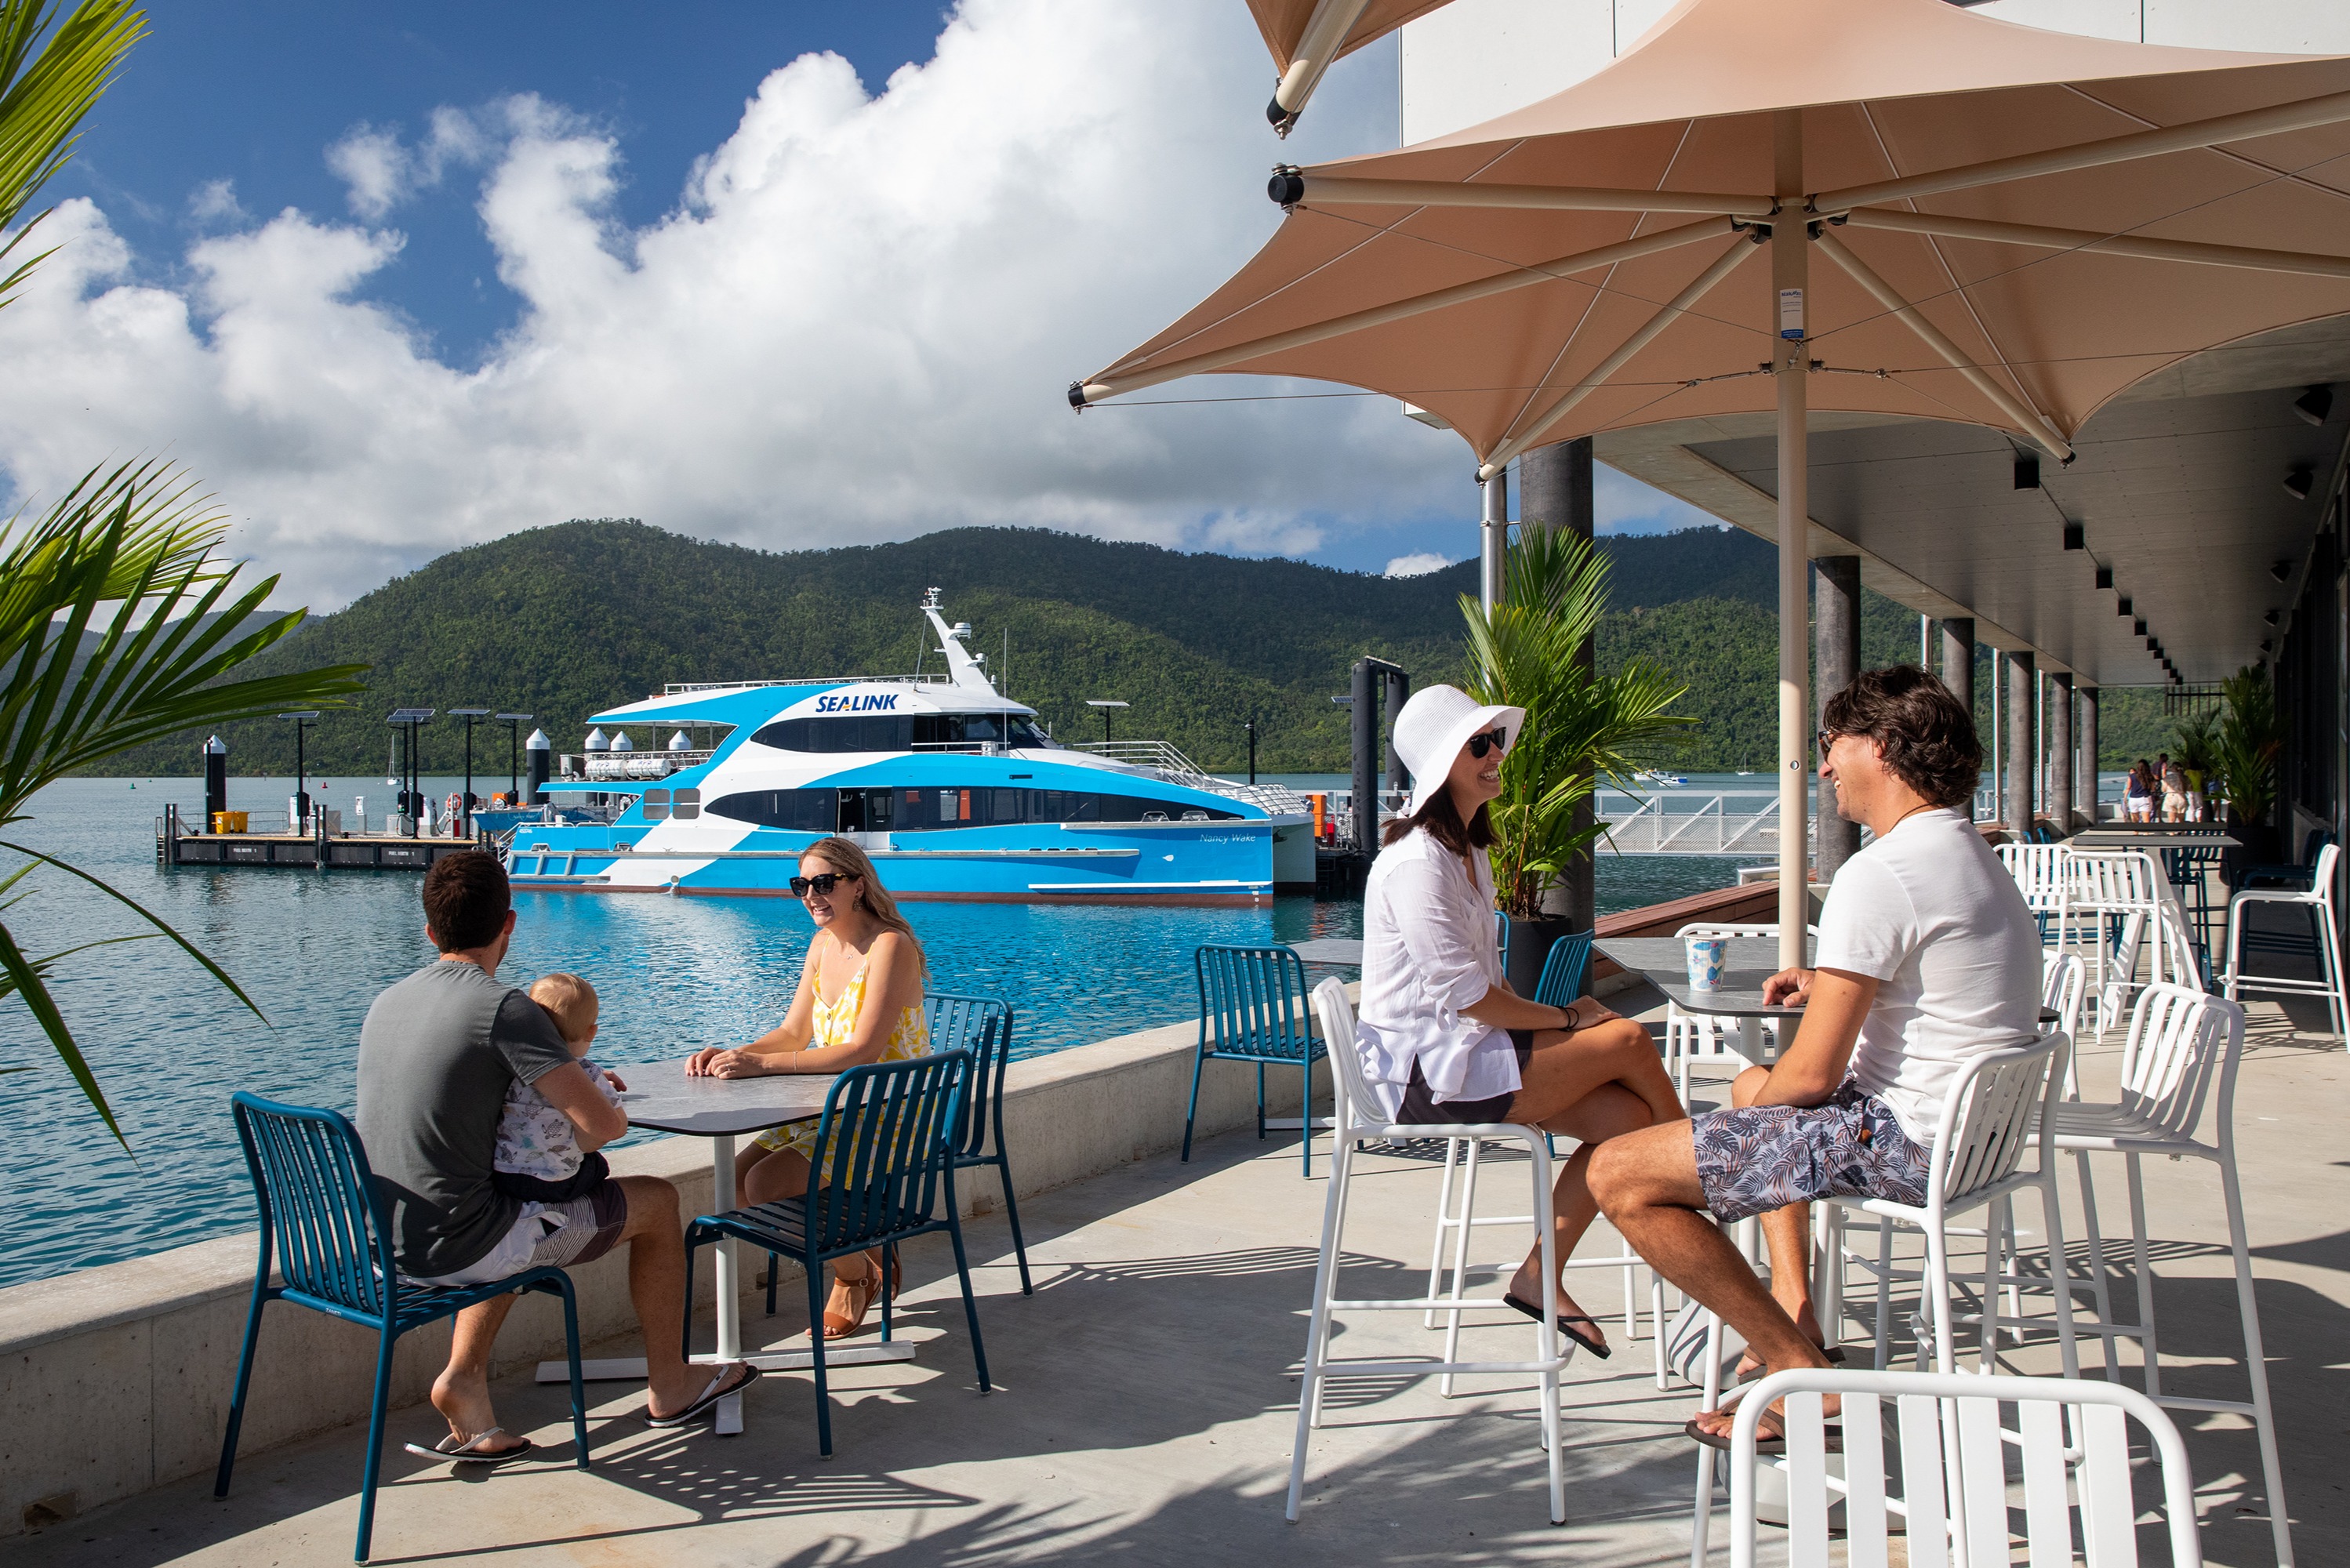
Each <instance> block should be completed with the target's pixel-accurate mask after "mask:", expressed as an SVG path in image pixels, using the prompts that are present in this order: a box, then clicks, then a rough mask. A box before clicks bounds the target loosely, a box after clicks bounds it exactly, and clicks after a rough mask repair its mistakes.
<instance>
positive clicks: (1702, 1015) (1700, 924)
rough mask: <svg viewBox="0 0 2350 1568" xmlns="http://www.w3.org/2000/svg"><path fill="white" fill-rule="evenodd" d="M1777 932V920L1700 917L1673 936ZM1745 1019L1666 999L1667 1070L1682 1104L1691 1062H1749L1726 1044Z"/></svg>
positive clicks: (1810, 929) (1770, 1024) (1772, 1028)
mask: <svg viewBox="0 0 2350 1568" xmlns="http://www.w3.org/2000/svg"><path fill="white" fill-rule="evenodd" d="M1804 933H1805V934H1806V935H1808V936H1812V937H1817V936H1818V935H1819V934H1820V929H1819V928H1818V927H1817V926H1805V927H1804ZM1778 934H1779V928H1778V926H1777V925H1776V924H1775V923H1774V924H1770V925H1747V926H1724V925H1715V924H1711V923H1709V922H1706V921H1697V922H1693V923H1691V924H1690V925H1686V926H1683V927H1682V928H1681V929H1679V930H1677V931H1675V932H1674V933H1673V937H1674V940H1686V939H1688V938H1690V937H1773V938H1775V937H1776V936H1778ZM1742 1022H1743V1021H1742V1020H1737V1019H1725V1018H1723V1017H1721V1016H1719V1015H1717V1014H1715V1013H1711V1012H1685V1011H1683V1009H1682V1008H1681V1006H1680V1004H1679V1002H1666V1003H1665V1071H1666V1072H1668V1073H1669V1074H1671V1075H1672V1076H1673V1085H1674V1087H1675V1088H1676V1089H1678V1090H1679V1092H1680V1096H1681V1104H1683V1105H1684V1106H1686V1105H1687V1104H1689V1097H1690V1063H1691V1062H1693V1061H1705V1060H1715V1061H1721V1060H1735V1061H1736V1062H1738V1063H1739V1064H1741V1066H1742V1067H1743V1066H1744V1065H1745V1064H1746V1057H1745V1056H1744V1055H1743V1054H1742V1053H1740V1052H1738V1051H1737V1050H1735V1049H1734V1048H1732V1047H1731V1046H1730V1045H1729V1044H1725V1043H1726V1042H1727V1041H1728V1040H1729V1038H1730V1035H1731V1031H1733V1030H1735V1029H1738V1028H1740V1027H1741V1026H1742ZM1763 1029H1764V1030H1766V1031H1769V1032H1771V1033H1777V1030H1778V1023H1777V1021H1776V1020H1766V1021H1765V1022H1764V1023H1763Z"/></svg>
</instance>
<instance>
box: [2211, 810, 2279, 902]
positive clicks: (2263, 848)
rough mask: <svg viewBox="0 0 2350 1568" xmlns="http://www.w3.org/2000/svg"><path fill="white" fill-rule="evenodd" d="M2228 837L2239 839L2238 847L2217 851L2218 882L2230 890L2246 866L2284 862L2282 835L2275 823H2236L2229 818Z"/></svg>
mask: <svg viewBox="0 0 2350 1568" xmlns="http://www.w3.org/2000/svg"><path fill="white" fill-rule="evenodd" d="M2228 835H2229V836H2230V837H2231V838H2235V839H2238V840H2241V845H2240V846H2239V847H2237V848H2233V849H2223V850H2221V851H2220V880H2221V881H2222V882H2225V883H2226V884H2227V885H2228V886H2229V887H2230V888H2233V887H2234V886H2235V885H2236V882H2237V877H2238V873H2239V872H2240V871H2241V870H2242V868H2243V867H2247V866H2276V865H2280V864H2282V862H2283V860H2284V857H2285V856H2284V834H2283V832H2282V829H2280V828H2279V827H2278V826H2277V825H2276V824H2275V823H2272V822H2261V823H2246V822H2239V821H2237V820H2236V819H2235V817H2234V816H2233V815H2230V817H2229V818H2228Z"/></svg>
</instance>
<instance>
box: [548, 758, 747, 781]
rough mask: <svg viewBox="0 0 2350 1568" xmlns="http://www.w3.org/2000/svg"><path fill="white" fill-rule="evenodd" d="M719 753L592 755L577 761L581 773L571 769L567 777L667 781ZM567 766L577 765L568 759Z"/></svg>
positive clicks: (568, 768)
mask: <svg viewBox="0 0 2350 1568" xmlns="http://www.w3.org/2000/svg"><path fill="white" fill-rule="evenodd" d="M716 754H717V753H714V752H588V753H585V754H584V755H579V756H577V758H576V761H577V771H574V769H573V768H571V767H569V766H567V767H566V768H565V769H564V774H565V776H566V777H568V778H575V779H581V778H584V779H665V778H667V777H669V775H670V774H674V773H681V772H682V771H684V770H685V769H687V768H691V767H699V766H700V765H701V764H702V763H706V762H708V761H709V760H710V759H711V758H712V756H715V755H716ZM564 761H565V762H566V763H572V762H574V761H575V758H574V757H572V756H567V757H565V759H564Z"/></svg>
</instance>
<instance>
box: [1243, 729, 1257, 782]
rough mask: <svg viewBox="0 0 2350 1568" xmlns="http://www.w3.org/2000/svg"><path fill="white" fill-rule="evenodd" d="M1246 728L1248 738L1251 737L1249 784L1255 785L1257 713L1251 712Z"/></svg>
mask: <svg viewBox="0 0 2350 1568" xmlns="http://www.w3.org/2000/svg"><path fill="white" fill-rule="evenodd" d="M1245 728H1246V729H1247V730H1248V738H1249V784H1250V785H1251V786H1252V787H1253V786H1254V785H1255V784H1256V715H1255V714H1253V713H1251V714H1250V715H1249V716H1248V723H1247V725H1246V726H1245Z"/></svg>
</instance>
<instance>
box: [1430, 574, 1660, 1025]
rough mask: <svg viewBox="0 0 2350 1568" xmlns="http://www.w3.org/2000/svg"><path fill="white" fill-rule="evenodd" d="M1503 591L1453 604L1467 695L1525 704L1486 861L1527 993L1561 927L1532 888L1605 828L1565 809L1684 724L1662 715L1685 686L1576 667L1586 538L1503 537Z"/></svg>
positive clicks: (1586, 611)
mask: <svg viewBox="0 0 2350 1568" xmlns="http://www.w3.org/2000/svg"><path fill="white" fill-rule="evenodd" d="M1606 608H1607V557H1606V556H1603V555H1601V554H1600V553H1599V552H1598V551H1597V550H1596V549H1595V548H1594V547H1593V546H1592V545H1591V543H1590V542H1589V541H1588V540H1586V539H1584V538H1582V537H1581V536H1580V535H1575V534H1571V533H1567V532H1565V531H1564V530H1560V529H1551V528H1528V529H1526V530H1524V531H1523V533H1522V534H1521V535H1520V536H1519V538H1518V540H1517V542H1516V543H1514V544H1513V545H1511V546H1510V551H1509V556H1508V558H1507V561H1506V563H1505V565H1504V573H1503V599H1502V602H1501V603H1499V604H1497V605H1495V606H1494V607H1492V609H1490V610H1488V609H1486V608H1485V607H1482V605H1480V604H1479V603H1478V602H1477V601H1476V600H1475V599H1473V598H1470V597H1466V596H1463V597H1462V598H1461V615H1462V616H1463V617H1464V618H1466V619H1467V621H1468V623H1469V676H1468V680H1467V685H1468V688H1469V690H1470V691H1471V693H1473V694H1474V695H1475V697H1476V698H1477V700H1478V701H1480V702H1492V703H1507V704H1509V705H1510V706H1512V707H1517V708H1523V709H1524V710H1525V711H1526V722H1525V726H1524V728H1523V730H1521V731H1520V732H1519V734H1518V741H1517V744H1516V745H1514V746H1513V747H1512V748H1511V749H1510V751H1509V753H1508V754H1507V755H1506V756H1505V757H1504V758H1503V762H1502V794H1501V797H1500V798H1499V799H1497V800H1495V801H1494V802H1493V804H1492V808H1491V816H1492V825H1493V834H1494V843H1493V846H1492V850H1491V851H1490V856H1491V860H1492V868H1493V886H1494V889H1495V894H1496V897H1497V898H1498V899H1499V901H1500V904H1501V907H1502V909H1503V910H1504V911H1505V912H1507V913H1508V915H1509V917H1510V966H1509V967H1510V983H1511V984H1512V985H1513V986H1514V987H1516V988H1517V989H1518V990H1519V991H1520V992H1523V994H1526V995H1529V996H1530V995H1532V994H1533V993H1534V982H1535V981H1536V980H1537V979H1538V978H1539V977H1540V976H1541V974H1542V966H1543V963H1544V960H1546V959H1547V958H1548V957H1549V956H1550V948H1551V944H1552V943H1553V942H1554V941H1555V940H1557V939H1558V938H1559V937H1561V936H1563V935H1565V934H1566V932H1567V930H1568V929H1569V928H1568V922H1567V921H1565V920H1563V919H1552V918H1550V917H1547V916H1545V915H1544V913H1543V896H1544V894H1545V893H1547V892H1548V891H1549V890H1550V888H1551V887H1552V886H1553V885H1554V884H1555V883H1556V882H1557V881H1558V879H1559V877H1560V876H1561V875H1562V874H1563V873H1564V872H1565V870H1566V868H1567V867H1568V866H1569V865H1570V864H1572V862H1573V861H1574V859H1575V857H1577V856H1581V855H1588V854H1590V853H1591V850H1592V846H1593V844H1594V842H1595V841H1596V839H1597V838H1598V837H1599V836H1600V835H1601V834H1603V833H1605V832H1606V831H1607V824H1606V823H1603V822H1597V821H1594V822H1592V823H1590V824H1587V825H1578V824H1577V822H1576V820H1575V816H1576V811H1575V808H1576V807H1577V806H1579V805H1582V804H1584V803H1585V802H1586V801H1588V800H1589V799H1590V798H1591V797H1592V792H1593V791H1594V789H1595V788H1596V785H1597V781H1598V780H1600V779H1602V778H1606V779H1609V780H1614V781H1620V782H1628V780H1629V777H1630V774H1631V773H1632V771H1633V769H1634V767H1635V766H1636V765H1637V764H1636V763H1635V761H1634V759H1633V757H1632V756H1631V754H1630V753H1632V752H1633V751H1634V750H1636V749H1637V748H1639V747H1642V746H1645V745H1649V744H1653V743H1654V742H1658V741H1659V740H1662V739H1663V738H1665V737H1666V736H1668V735H1669V734H1671V733H1672V732H1674V731H1675V730H1677V729H1679V727H1680V726H1682V725H1685V724H1688V723H1690V722H1693V721H1691V720H1690V719H1689V718H1687V717H1683V716H1679V715H1676V714H1674V713H1672V712H1671V711H1670V710H1671V708H1672V705H1673V704H1674V703H1675V702H1677V701H1679V700H1680V696H1681V694H1682V692H1684V691H1687V690H1688V688H1687V686H1686V685H1684V684H1683V683H1682V682H1681V681H1679V680H1676V679H1674V677H1673V676H1672V675H1671V673H1670V672H1669V671H1668V670H1664V669H1663V668H1662V667H1660V666H1659V665H1657V664H1655V663H1653V662H1651V661H1649V660H1647V659H1633V660H1631V661H1630V662H1628V663H1627V664H1626V665H1625V666H1624V667H1623V668H1622V669H1620V670H1617V671H1616V672H1615V673H1614V674H1612V675H1604V676H1603V675H1599V674H1596V673H1595V672H1594V671H1593V670H1592V669H1591V668H1590V661H1589V659H1587V652H1588V649H1590V646H1591V642H1592V639H1593V637H1594V636H1595V634H1596V632H1597V630H1598V626H1599V618H1600V615H1601V614H1602V612H1603V611H1605V609H1606Z"/></svg>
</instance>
